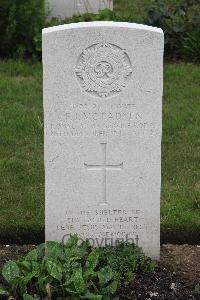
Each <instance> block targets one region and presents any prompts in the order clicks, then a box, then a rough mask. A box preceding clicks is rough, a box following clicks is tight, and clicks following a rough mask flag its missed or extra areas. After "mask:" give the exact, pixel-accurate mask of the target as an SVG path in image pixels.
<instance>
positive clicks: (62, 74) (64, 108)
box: [43, 22, 163, 258]
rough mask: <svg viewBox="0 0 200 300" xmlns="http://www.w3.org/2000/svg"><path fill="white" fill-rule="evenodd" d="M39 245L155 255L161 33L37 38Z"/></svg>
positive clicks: (133, 30) (62, 33)
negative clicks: (72, 238)
mask: <svg viewBox="0 0 200 300" xmlns="http://www.w3.org/2000/svg"><path fill="white" fill-rule="evenodd" d="M43 68H44V69H43V70H44V119H45V178H46V181H45V189H46V240H57V241H61V240H62V238H63V236H67V235H68V234H70V233H78V234H79V236H80V237H81V238H83V239H86V238H90V239H91V240H90V241H91V243H94V244H95V245H97V246H98V245H101V244H102V245H104V244H109V243H112V244H114V243H115V242H116V241H118V240H127V239H129V240H130V241H131V239H132V240H134V242H135V243H138V244H139V246H142V247H143V249H144V251H145V253H146V254H147V255H149V256H151V257H153V258H158V257H159V246H160V184H161V124H162V119H161V118H162V80H163V79H162V73H163V32H162V30H161V29H158V28H153V27H148V26H145V25H138V24H130V23H115V22H91V23H77V24H69V25H63V26H57V27H52V28H47V29H44V30H43Z"/></svg>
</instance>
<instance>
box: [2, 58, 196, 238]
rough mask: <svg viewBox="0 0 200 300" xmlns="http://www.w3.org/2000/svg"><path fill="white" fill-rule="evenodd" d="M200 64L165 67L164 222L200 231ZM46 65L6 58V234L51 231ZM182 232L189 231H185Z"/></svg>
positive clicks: (169, 227)
mask: <svg viewBox="0 0 200 300" xmlns="http://www.w3.org/2000/svg"><path fill="white" fill-rule="evenodd" d="M199 82H200V67H199V66H197V65H193V64H184V63H181V64H166V65H165V69H164V100H163V102H164V103H163V145H162V201H161V228H162V231H163V232H164V233H165V234H166V237H167V236H168V233H169V232H170V231H171V232H173V233H176V234H177V235H179V236H181V237H182V238H184V236H185V238H186V239H189V238H190V237H191V233H196V235H198V232H200V218H199V215H200V171H199V166H200V154H199V153H200V134H199V130H200V129H199V128H200V108H199V103H200V99H199V95H200V86H199ZM43 168H44V166H43V114H42V67H41V64H40V63H37V64H28V63H25V62H20V61H12V60H10V61H7V62H6V61H0V212H1V213H0V241H5V240H6V241H9V240H10V241H14V240H16V241H18V242H20V241H32V242H34V241H38V240H39V241H41V240H42V238H43V233H44V231H43V230H44V170H43ZM180 239H181V238H180Z"/></svg>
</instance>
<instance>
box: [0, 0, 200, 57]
mask: <svg viewBox="0 0 200 300" xmlns="http://www.w3.org/2000/svg"><path fill="white" fill-rule="evenodd" d="M115 1H116V2H115ZM131 1H132V0H114V4H115V3H116V8H117V7H118V6H119V3H121V10H120V11H119V10H118V9H114V12H111V11H109V10H104V11H101V12H100V14H98V15H94V14H89V13H87V14H84V15H82V16H74V17H72V18H70V19H66V20H64V21H59V20H55V19H54V20H52V21H51V22H47V21H46V18H45V12H44V0H0V40H1V43H0V56H1V57H6V58H8V57H12V58H13V57H14V58H19V57H20V58H33V59H41V30H42V28H44V27H49V26H52V25H58V24H63V23H71V22H80V21H95V20H113V21H128V22H138V15H137V14H138V12H137V11H136V4H137V3H135V2H138V1H139V0H137V1H134V5H131ZM132 2H133V1H132ZM139 2H140V4H139ZM139 2H138V5H140V7H141V2H144V11H143V12H141V14H140V18H139V20H141V22H142V23H144V24H147V25H151V26H157V27H161V28H162V29H163V30H164V33H165V57H167V58H170V59H172V58H173V59H174V58H175V59H185V60H189V61H195V62H200V1H199V0H153V1H150V0H149V1H147V0H140V1H139ZM123 5H130V7H129V9H128V10H126V14H124V13H123ZM124 11H125V10H124ZM127 11H128V13H127Z"/></svg>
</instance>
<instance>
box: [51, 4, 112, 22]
mask: <svg viewBox="0 0 200 300" xmlns="http://www.w3.org/2000/svg"><path fill="white" fill-rule="evenodd" d="M105 8H109V9H113V0H46V10H47V14H48V17H49V18H52V17H54V18H60V19H65V18H69V17H72V16H73V15H80V14H84V13H87V12H88V13H97V12H98V11H99V10H102V9H105Z"/></svg>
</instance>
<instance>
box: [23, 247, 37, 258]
mask: <svg viewBox="0 0 200 300" xmlns="http://www.w3.org/2000/svg"><path fill="white" fill-rule="evenodd" d="M37 259H38V250H37V249H33V250H32V251H30V252H29V253H28V254H27V255H26V256H25V260H27V261H37Z"/></svg>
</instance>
